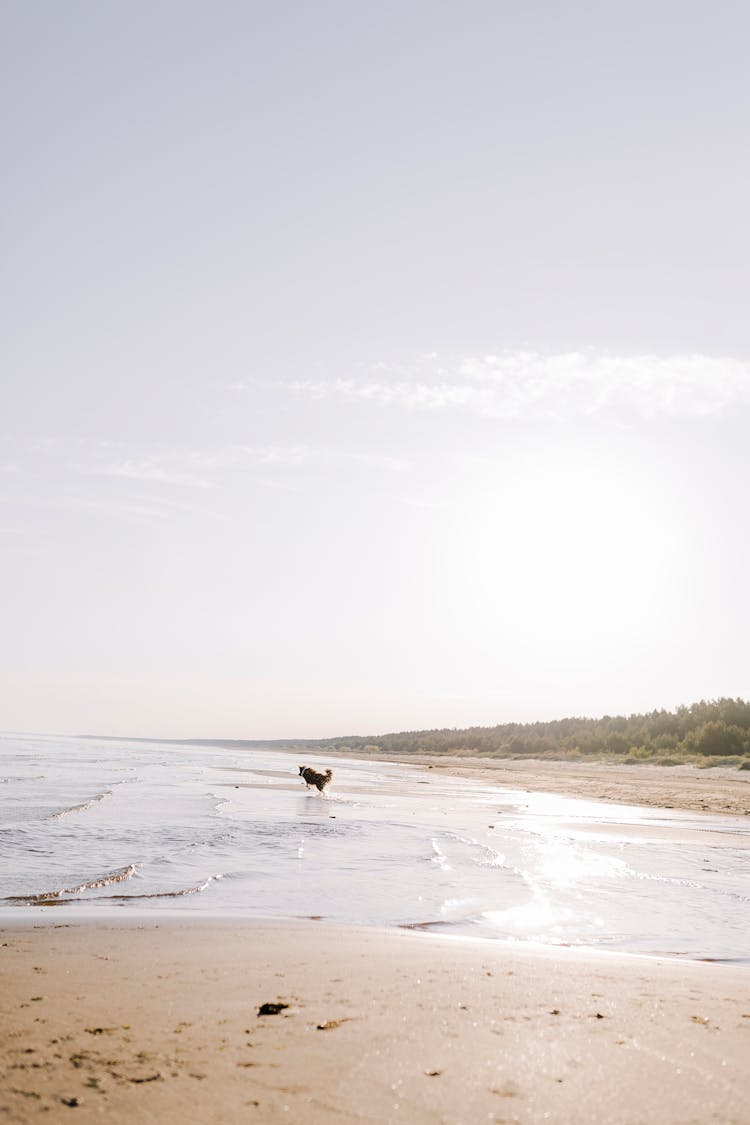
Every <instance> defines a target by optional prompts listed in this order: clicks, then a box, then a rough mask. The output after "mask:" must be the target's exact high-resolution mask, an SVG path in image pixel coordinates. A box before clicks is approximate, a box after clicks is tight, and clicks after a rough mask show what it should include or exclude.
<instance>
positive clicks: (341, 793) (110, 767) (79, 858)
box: [0, 735, 750, 963]
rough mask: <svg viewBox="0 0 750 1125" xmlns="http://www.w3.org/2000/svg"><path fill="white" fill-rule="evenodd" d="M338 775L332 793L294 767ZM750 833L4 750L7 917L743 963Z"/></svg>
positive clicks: (641, 815) (701, 823)
mask: <svg viewBox="0 0 750 1125" xmlns="http://www.w3.org/2000/svg"><path fill="white" fill-rule="evenodd" d="M300 762H302V763H303V764H306V765H307V764H314V765H317V766H320V767H322V768H325V767H328V766H331V767H332V768H333V771H334V780H333V784H332V785H331V786H330V788H328V789H326V790H325V792H324V793H323V794H322V795H321V794H319V793H318V792H317V790H314V789H313V790H308V789H307V788H306V786H305V785H304V783H303V782H302V780H301V778H300V777H299V768H298V767H299V764H300ZM749 861H750V823H749V822H748V818H740V817H725V816H709V815H707V814H696V813H685V812H677V811H674V810H654V809H646V808H639V807H635V806H626V805H615V804H604V803H600V802H595V801H588V800H577V799H574V798H570V797H561V796H553V795H550V794H532V793H527V792H523V791H516V790H511V789H503V788H499V787H497V786H494V785H492V786H488V785H484V784H479V783H476V782H472V781H467V780H462V779H456V778H452V777H446V776H445V775H443V774H442V773H440V772H439V771H436V770H420V769H418V768H416V767H413V766H409V765H401V764H392V763H387V762H379V761H357V760H348V759H347V760H343V759H336V760H333V761H327V760H322V759H321V760H320V761H318V760H314V759H311V758H307V757H306V758H304V759H303V758H300V757H299V756H293V755H291V754H289V753H286V752H281V751H278V750H274V749H265V750H260V749H255V748H253V749H234V748H232V749H227V748H224V747H210V746H205V745H184V744H173V743H164V742H142V741H130V742H127V741H115V740H109V739H89V738H85V739H84V738H77V739H76V738H53V737H41V736H10V735H6V736H0V917H1V918H2V919H3V920H4V921H8V920H9V919H10V918H18V917H26V918H38V917H39V916H41V915H43V914H46V915H49V914H50V913H51V912H52V908H53V907H54V908H55V911H54V914H55V916H56V918H58V919H59V918H60V916H61V915H62V914H65V915H70V916H78V917H81V916H83V915H88V916H90V915H92V914H94V915H96V916H99V917H104V916H111V915H112V914H113V913H114V914H116V915H120V916H121V915H122V912H125V911H127V912H129V913H130V914H131V915H133V914H136V913H139V912H140V913H143V914H146V913H147V914H150V915H152V916H153V915H154V914H155V913H156V912H159V911H161V912H165V911H168V912H174V911H179V912H180V913H181V914H195V915H199V914H202V915H214V916H224V917H236V918H240V917H242V918H315V919H318V918H322V919H326V920H327V921H331V922H339V923H352V924H359V925H366V926H380V927H383V926H385V927H392V926H406V927H411V928H416V929H426V930H433V931H435V932H442V933H446V934H455V935H470V936H473V937H482V938H501V939H504V940H513V941H534V942H541V943H545V944H553V945H578V946H597V947H602V948H608V949H616V950H624V951H631V952H640V953H650V954H660V955H671V956H684V957H690V958H711V959H715V960H729V961H745V962H748V963H750V886H749V885H748V869H749Z"/></svg>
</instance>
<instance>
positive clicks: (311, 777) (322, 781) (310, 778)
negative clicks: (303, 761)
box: [299, 766, 333, 793]
mask: <svg viewBox="0 0 750 1125" xmlns="http://www.w3.org/2000/svg"><path fill="white" fill-rule="evenodd" d="M299 775H300V777H301V778H302V780H303V781H304V782H305V783H306V784H307V788H308V789H309V788H310V787H311V786H312V785H314V786H315V788H316V789H317V790H318V792H319V793H322V792H323V790H324V789H325V787H326V785H328V782H329V781H330V780H331V778H332V777H333V770H326V772H325V773H318V771H317V770H314V769H312V768H311V767H310V766H300V768H299Z"/></svg>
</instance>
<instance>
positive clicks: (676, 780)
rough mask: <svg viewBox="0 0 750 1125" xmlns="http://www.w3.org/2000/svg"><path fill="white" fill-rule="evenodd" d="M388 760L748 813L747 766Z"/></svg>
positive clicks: (559, 789) (513, 782)
mask: <svg viewBox="0 0 750 1125" xmlns="http://www.w3.org/2000/svg"><path fill="white" fill-rule="evenodd" d="M383 760H385V759H383ZM388 760H389V761H394V762H404V763H411V764H413V765H418V766H420V767H422V768H427V769H434V770H438V771H439V772H441V773H447V774H450V775H451V776H453V777H467V778H471V779H472V780H473V781H481V782H486V783H488V784H490V785H500V786H503V787H506V788H508V789H527V790H529V791H530V792H533V793H539V792H546V793H563V794H565V795H567V796H574V797H586V798H589V799H591V800H597V801H617V802H619V803H621V804H627V805H650V806H655V807H657V808H662V809H691V810H694V811H696V812H710V813H723V814H725V815H727V816H750V784H749V783H750V770H737V769H730V768H726V767H722V766H718V767H715V768H713V769H699V768H697V767H696V766H691V765H681V766H654V765H651V764H649V763H643V764H639V765H627V766H626V765H620V764H618V763H614V762H613V763H610V762H556V761H540V760H535V761H532V760H530V759H516V758H470V757H463V756H462V757H450V756H448V755H415V754H408V755H407V754H404V755H400V756H399V755H388ZM748 1120H749V1121H750V1114H749V1115H748Z"/></svg>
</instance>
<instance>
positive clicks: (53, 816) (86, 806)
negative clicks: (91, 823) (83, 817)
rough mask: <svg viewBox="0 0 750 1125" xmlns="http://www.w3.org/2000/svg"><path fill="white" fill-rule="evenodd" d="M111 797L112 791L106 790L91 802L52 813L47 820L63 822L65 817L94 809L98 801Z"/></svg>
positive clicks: (84, 802)
mask: <svg viewBox="0 0 750 1125" xmlns="http://www.w3.org/2000/svg"><path fill="white" fill-rule="evenodd" d="M111 796H112V790H111V789H105V790H104V792H103V793H97V795H96V796H95V797H92V798H91V799H90V800H89V801H83V802H82V804H80V805H71V806H70V807H69V808H67V809H60V810H59V811H58V812H55V813H51V814H50V815H49V816H48V817H47V820H62V818H63V817H64V816H71V815H72V814H73V813H80V812H86V809H90V808H92V806H93V805H95V804H96V803H97V801H103V800H104V799H105V797H111Z"/></svg>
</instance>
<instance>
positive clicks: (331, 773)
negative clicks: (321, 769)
mask: <svg viewBox="0 0 750 1125" xmlns="http://www.w3.org/2000/svg"><path fill="white" fill-rule="evenodd" d="M326 777H327V778H328V780H329V781H330V780H331V778H332V777H333V770H326Z"/></svg>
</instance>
